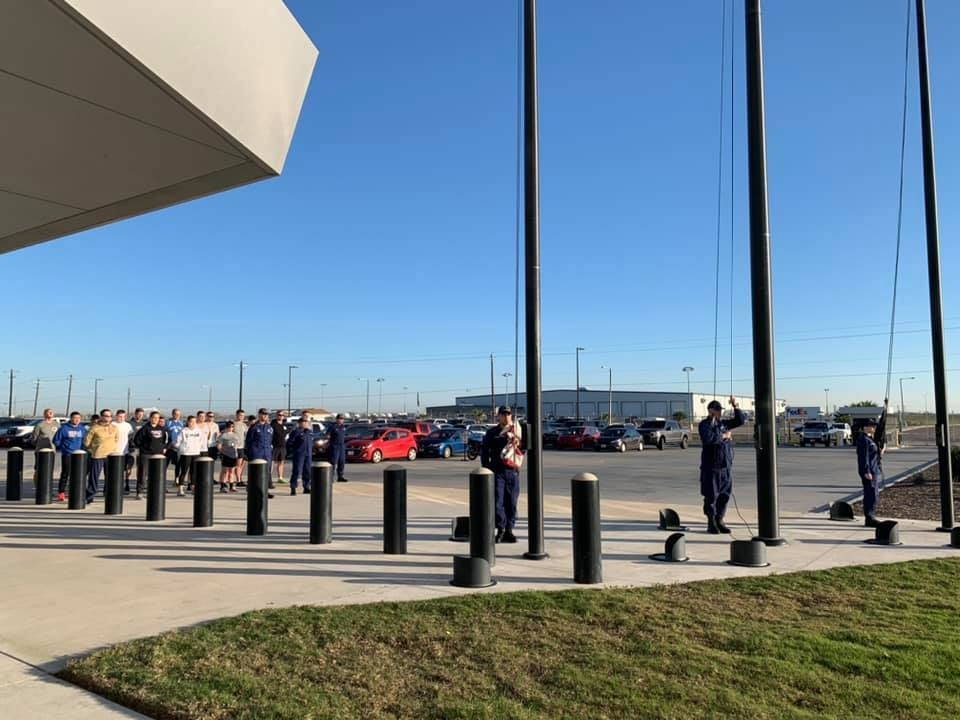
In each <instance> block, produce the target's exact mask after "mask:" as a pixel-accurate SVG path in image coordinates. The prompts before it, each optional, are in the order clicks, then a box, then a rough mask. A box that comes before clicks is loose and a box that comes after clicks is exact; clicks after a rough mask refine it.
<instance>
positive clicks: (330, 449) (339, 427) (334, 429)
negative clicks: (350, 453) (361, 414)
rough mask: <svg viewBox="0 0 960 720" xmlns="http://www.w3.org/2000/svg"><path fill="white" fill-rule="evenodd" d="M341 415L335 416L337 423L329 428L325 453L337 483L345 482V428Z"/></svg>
mask: <svg viewBox="0 0 960 720" xmlns="http://www.w3.org/2000/svg"><path fill="white" fill-rule="evenodd" d="M343 421H344V417H343V415H337V421H336V422H335V423H334V424H333V425H331V426H330V431H329V438H330V440H329V442H328V443H327V453H328V456H329V458H330V464H331V465H333V469H334V470H336V472H337V482H347V479H346V478H345V477H344V476H343V470H344V462H345V460H346V459H347V426H346V425H345V424H344V422H343Z"/></svg>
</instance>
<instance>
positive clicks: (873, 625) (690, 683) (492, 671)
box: [61, 559, 960, 720]
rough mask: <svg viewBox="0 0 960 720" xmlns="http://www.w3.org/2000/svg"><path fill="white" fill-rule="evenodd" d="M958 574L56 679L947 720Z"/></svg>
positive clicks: (144, 663)
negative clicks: (941, 719) (937, 719)
mask: <svg viewBox="0 0 960 720" xmlns="http://www.w3.org/2000/svg"><path fill="white" fill-rule="evenodd" d="M958 587H960V559H950V560H934V561H916V562H908V563H899V564H894V565H875V566H871V567H855V568H841V569H835V570H828V571H823V572H812V573H799V574H793V575H780V576H768V577H757V578H748V579H743V580H727V581H710V582H702V583H695V584H690V585H679V586H670V587H657V588H652V589H639V590H579V591H566V592H550V593H544V592H522V593H508V594H489V595H479V594H478V595H469V596H464V597H460V598H455V599H444V600H431V601H425V602H411V603H389V604H379V605H357V606H348V607H332V608H318V607H298V608H291V609H285V610H264V611H258V612H252V613H247V614H244V615H240V616H238V617H232V618H226V619H222V620H217V621H215V622H212V623H209V624H207V625H203V626H199V627H194V628H190V629H187V630H183V631H180V632H171V633H165V634H163V635H160V636H157V637H153V638H147V639H144V640H136V641H133V642H129V643H125V644H123V645H119V646H117V647H114V648H111V649H108V650H104V651H102V652H98V653H96V654H94V655H92V656H90V657H88V658H85V659H83V660H80V661H77V662H75V663H73V664H71V665H70V666H68V667H67V668H66V670H64V672H63V673H61V676H62V677H64V678H65V679H67V680H70V681H72V682H75V683H78V684H80V685H82V686H83V687H86V688H89V689H91V690H93V691H95V692H98V693H100V694H101V695H105V696H107V697H109V698H111V699H113V700H116V701H118V702H120V703H122V704H124V705H128V706H130V707H133V708H135V709H137V710H140V711H141V712H143V713H145V714H147V715H150V716H152V717H154V718H158V720H169V719H173V718H176V719H178V720H179V719H186V718H190V719H193V718H203V719H205V720H206V719H208V718H209V719H213V718H216V719H218V720H219V719H223V720H227V719H229V720H272V719H274V718H276V719H280V718H283V719H284V720H286V719H289V720H321V719H324V718H338V719H340V718H343V719H347V718H349V719H351V720H352V719H353V718H418V719H421V718H422V719H428V718H444V719H447V718H451V719H453V718H463V719H466V718H490V719H491V720H493V719H500V718H550V719H553V718H577V719H580V718H631V719H643V718H678V720H679V719H683V720H688V719H690V718H898V719H902V718H946V717H956V716H958V715H960V593H958V591H957V589H958Z"/></svg>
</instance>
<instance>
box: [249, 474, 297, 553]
mask: <svg viewBox="0 0 960 720" xmlns="http://www.w3.org/2000/svg"><path fill="white" fill-rule="evenodd" d="M247 468H248V471H249V472H248V475H247V535H266V534H267V484H268V481H269V479H270V477H269V475H270V463H268V462H267V461H266V460H251V461H250V462H248V463H247ZM311 492H312V491H311Z"/></svg>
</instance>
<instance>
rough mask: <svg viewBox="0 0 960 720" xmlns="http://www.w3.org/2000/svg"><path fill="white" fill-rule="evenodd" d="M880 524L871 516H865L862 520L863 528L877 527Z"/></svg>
mask: <svg viewBox="0 0 960 720" xmlns="http://www.w3.org/2000/svg"><path fill="white" fill-rule="evenodd" d="M879 524H880V521H879V520H877V518H875V517H874V516H873V515H867V516H866V517H865V518H864V519H863V525H864V527H877V526H878V525H879Z"/></svg>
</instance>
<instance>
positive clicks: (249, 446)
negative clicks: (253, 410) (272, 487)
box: [243, 408, 273, 498]
mask: <svg viewBox="0 0 960 720" xmlns="http://www.w3.org/2000/svg"><path fill="white" fill-rule="evenodd" d="M243 446H244V450H245V452H246V455H247V460H266V461H267V473H269V472H270V462H271V460H272V459H273V428H272V427H271V426H270V412H269V411H268V410H267V409H266V408H260V411H259V412H258V413H257V422H255V423H254V424H253V425H251V426H250V427H249V429H248V430H247V437H246V438H245V439H244V442H243ZM267 477H268V478H269V475H268V476H267ZM268 487H269V485H268ZM267 497H268V498H272V497H273V495H272V494H270V493H267Z"/></svg>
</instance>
